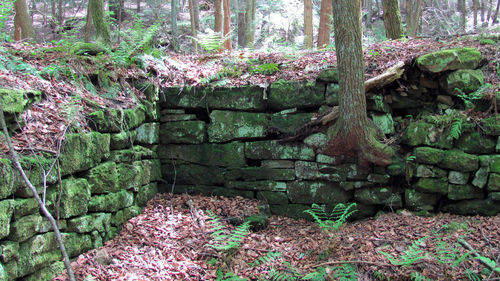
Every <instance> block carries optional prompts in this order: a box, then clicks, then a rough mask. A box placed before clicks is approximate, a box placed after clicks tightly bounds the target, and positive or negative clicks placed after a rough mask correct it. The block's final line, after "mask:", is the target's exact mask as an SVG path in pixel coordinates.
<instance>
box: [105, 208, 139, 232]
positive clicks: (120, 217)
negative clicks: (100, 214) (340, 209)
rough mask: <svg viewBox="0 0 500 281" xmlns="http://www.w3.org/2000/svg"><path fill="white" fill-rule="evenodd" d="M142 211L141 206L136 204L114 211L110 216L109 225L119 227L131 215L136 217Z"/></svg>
mask: <svg viewBox="0 0 500 281" xmlns="http://www.w3.org/2000/svg"><path fill="white" fill-rule="evenodd" d="M141 212H142V208H141V207H139V206H136V205H132V206H130V207H127V208H125V209H123V210H120V211H118V212H116V213H115V214H114V215H113V217H112V218H111V225H113V226H117V227H120V226H122V225H123V223H124V222H126V221H128V220H129V219H131V218H133V217H137V216H138V215H140V214H141Z"/></svg>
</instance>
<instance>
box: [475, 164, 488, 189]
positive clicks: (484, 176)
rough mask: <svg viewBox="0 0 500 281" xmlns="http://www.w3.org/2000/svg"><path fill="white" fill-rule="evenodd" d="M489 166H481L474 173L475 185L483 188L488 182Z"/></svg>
mask: <svg viewBox="0 0 500 281" xmlns="http://www.w3.org/2000/svg"><path fill="white" fill-rule="evenodd" d="M488 175H489V168H487V167H481V168H479V170H477V171H476V173H475V174H474V179H473V180H472V185H473V186H475V187H479V188H483V187H485V186H486V183H487V182H488Z"/></svg>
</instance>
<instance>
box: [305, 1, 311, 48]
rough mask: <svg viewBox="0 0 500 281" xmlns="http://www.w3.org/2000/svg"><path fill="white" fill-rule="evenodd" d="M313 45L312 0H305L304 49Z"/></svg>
mask: <svg viewBox="0 0 500 281" xmlns="http://www.w3.org/2000/svg"><path fill="white" fill-rule="evenodd" d="M312 47H313V25H312V0H304V49H311V48H312Z"/></svg>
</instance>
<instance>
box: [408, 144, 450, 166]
mask: <svg viewBox="0 0 500 281" xmlns="http://www.w3.org/2000/svg"><path fill="white" fill-rule="evenodd" d="M413 155H415V157H416V161H417V162H418V163H422V164H437V163H439V162H441V160H442V159H443V156H444V151H443V150H440V149H436V148H431V147H416V148H415V149H414V150H413Z"/></svg>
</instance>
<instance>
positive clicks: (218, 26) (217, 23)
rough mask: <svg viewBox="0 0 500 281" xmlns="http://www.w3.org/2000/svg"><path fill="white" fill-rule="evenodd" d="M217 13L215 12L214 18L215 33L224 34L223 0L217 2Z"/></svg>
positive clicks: (216, 0)
mask: <svg viewBox="0 0 500 281" xmlns="http://www.w3.org/2000/svg"><path fill="white" fill-rule="evenodd" d="M214 5H215V12H214V18H215V25H214V31H215V32H222V0H215V4H214Z"/></svg>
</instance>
